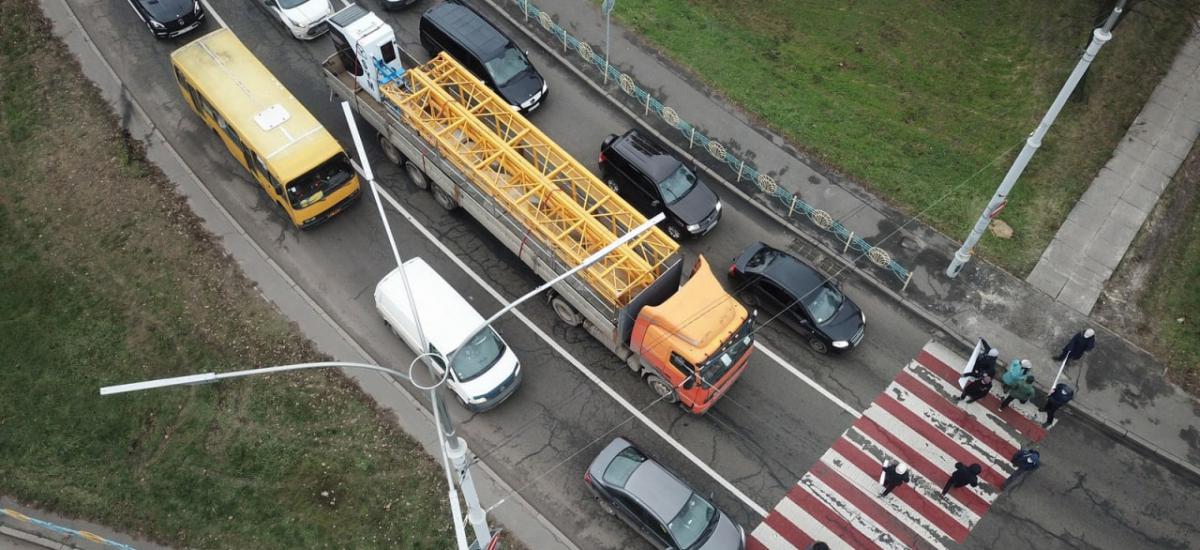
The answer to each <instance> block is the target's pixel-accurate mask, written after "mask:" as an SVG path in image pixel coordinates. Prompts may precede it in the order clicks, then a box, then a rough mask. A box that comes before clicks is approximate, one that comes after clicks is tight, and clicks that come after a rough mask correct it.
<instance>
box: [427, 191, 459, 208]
mask: <svg viewBox="0 0 1200 550" xmlns="http://www.w3.org/2000/svg"><path fill="white" fill-rule="evenodd" d="M433 200H435V201H437V203H438V204H439V205H441V206H442V208H445V209H446V211H447V212H449V211H452V210H454V209H455V208H458V203H456V202H454V197H451V196H450V194H449V193H447V192H445V191H443V190H442V188H441V187H438V186H436V185H434V186H433Z"/></svg>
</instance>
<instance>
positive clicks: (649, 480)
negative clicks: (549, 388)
mask: <svg viewBox="0 0 1200 550" xmlns="http://www.w3.org/2000/svg"><path fill="white" fill-rule="evenodd" d="M583 480H584V482H586V483H587V485H588V487H589V488H590V489H591V490H592V492H593V493H595V494H596V498H597V499H598V500H599V502H600V506H601V507H603V508H604V510H605V511H606V512H608V513H610V514H615V515H617V516H619V517H620V518H621V519H622V520H625V523H628V524H629V525H630V527H633V528H634V529H637V531H638V532H639V533H641V534H642V536H643V537H646V540H648V541H650V543H651V544H653V545H654V547H655V548H673V549H678V550H692V549H703V550H742V549H744V548H745V547H746V533H745V531H743V530H742V527H741V526H740V525H738V524H736V523H734V522H733V520H731V519H729V516H727V515H725V513H724V512H722V511H721V510H719V509H717V507H716V506H713V505H712V503H710V502H709V501H708V500H707V499H705V498H704V497H703V496H701V495H700V494H699V493H697V492H696V491H694V490H692V488H691V487H688V486H687V485H685V484H684V483H683V482H682V481H680V480H679V478H678V477H676V476H675V474H673V473H671V471H670V470H667V469H666V468H665V467H663V466H662V465H661V464H659V463H657V462H655V461H654V460H652V459H650V458H649V457H647V456H646V455H645V454H644V453H642V452H641V451H640V450H638V448H637V447H634V446H633V444H632V443H630V442H629V441H626V440H625V439H623V438H620V437H618V438H616V439H614V440H613V441H612V443H609V444H608V446H607V447H605V448H604V450H603V451H600V454H599V455H598V456H596V459H595V460H593V461H592V464H591V466H588V469H587V473H585V474H584V475H583Z"/></svg>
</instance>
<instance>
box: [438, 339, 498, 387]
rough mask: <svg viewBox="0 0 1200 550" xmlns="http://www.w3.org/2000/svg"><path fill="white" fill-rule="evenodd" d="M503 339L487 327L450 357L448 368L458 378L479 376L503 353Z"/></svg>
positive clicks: (465, 378)
mask: <svg viewBox="0 0 1200 550" xmlns="http://www.w3.org/2000/svg"><path fill="white" fill-rule="evenodd" d="M504 350H505V347H504V341H503V340H501V339H500V335H499V334H496V331H495V330H492V328H491V327H489V328H488V329H487V330H484V331H480V332H479V334H476V335H475V336H473V337H472V338H471V339H470V340H469V341H468V342H467V343H465V344H463V345H462V347H460V348H458V351H455V352H454V354H453V355H452V356H451V358H450V368H452V369H454V374H456V375H458V379H459V380H470V379H472V378H475V377H476V376H479V375H480V374H482V373H483V371H485V370H487V369H488V367H490V366H492V365H493V364H494V363H495V362H496V361H497V360H499V359H500V356H502V355H504Z"/></svg>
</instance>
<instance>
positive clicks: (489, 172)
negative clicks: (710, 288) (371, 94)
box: [380, 54, 678, 306]
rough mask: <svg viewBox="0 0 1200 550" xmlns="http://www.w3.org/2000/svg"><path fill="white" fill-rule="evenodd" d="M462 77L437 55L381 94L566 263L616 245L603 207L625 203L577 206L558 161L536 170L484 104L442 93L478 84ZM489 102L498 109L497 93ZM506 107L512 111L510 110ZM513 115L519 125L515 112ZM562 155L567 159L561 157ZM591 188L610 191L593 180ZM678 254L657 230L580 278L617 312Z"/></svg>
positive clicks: (603, 199) (606, 199)
mask: <svg viewBox="0 0 1200 550" xmlns="http://www.w3.org/2000/svg"><path fill="white" fill-rule="evenodd" d="M434 63H436V64H437V65H436V66H435V65H434ZM447 65H452V66H454V67H457V68H458V69H459V73H456V72H454V71H447V70H446V69H445V67H446V66H447ZM452 68H453V67H452ZM427 70H437V71H439V72H438V73H436V74H440V75H441V76H442V80H444V81H445V82H442V81H439V80H438V79H437V78H435V77H434V76H432V75H431V74H430V73H429V72H427ZM462 75H467V73H466V71H465V70H462V69H461V67H460V66H458V65H457V62H454V61H453V60H452V59H451V58H450V57H449V56H446V55H445V54H441V55H439V56H438V58H436V59H435V60H434V62H432V63H429V64H426V65H423V66H421V67H418V68H416V69H411V70H408V71H406V72H405V73H404V76H403V79H404V80H403V84H404V85H403V86H401V85H400V83H399V82H391V83H388V84H385V85H384V86H382V87H381V88H380V91H381V95H382V96H384V98H385V99H386V100H387V102H388V103H390V104H391V106H392V107H393V108H394V110H395V111H398V113H397V114H398V115H399V116H401V118H402V119H403V120H404V122H405V123H406V124H408V125H409V127H411V128H413V129H414V130H416V131H417V132H418V133H420V134H421V135H422V137H424V138H425V139H426V140H428V141H429V142H430V143H432V144H434V145H436V147H437V148H438V150H439V152H441V153H442V154H443V155H444V156H445V158H447V159H448V160H450V162H451V163H452V164H454V165H455V166H456V167H457V168H458V169H459V170H462V171H463V173H464V175H468V177H469V179H470V180H471V181H472V182H473V183H475V184H476V185H477V186H479V187H481V188H482V190H483V191H484V192H486V193H488V194H489V195H490V196H491V197H492V198H493V199H494V200H496V201H497V203H499V204H501V205H503V207H504V208H505V209H506V210H508V211H509V213H510V214H512V215H514V216H515V217H517V218H518V219H520V220H521V222H522V223H523V224H524V226H525V227H526V229H527V230H528V231H529V232H530V233H533V234H534V235H536V236H537V237H538V238H539V239H540V240H541V241H542V242H544V243H546V244H548V245H550V246H552V247H553V248H554V250H555V252H556V254H558V255H559V256H560V258H562V259H563V260H564V261H565V262H568V263H569V264H571V265H577V264H579V263H581V262H582V261H583V260H584V259H585V258H587V257H588V256H589V255H591V254H592V253H594V252H596V251H598V250H600V249H601V248H604V247H605V246H607V245H608V244H610V243H611V242H613V241H614V240H615V239H616V238H617V235H618V234H619V233H618V231H619V230H620V226H618V225H614V224H613V222H612V220H613V219H614V218H615V216H613V215H611V214H609V211H610V210H609V207H608V206H606V205H622V206H625V209H626V210H629V211H631V212H632V210H631V209H629V208H628V205H626V204H623V203H624V201H620V202H619V203H618V202H617V201H619V200H620V199H619V198H618V197H616V196H615V195H612V194H611V192H609V193H607V196H605V195H593V196H592V197H593V198H592V201H591V203H590V204H585V203H580V202H577V201H578V200H579V199H577V198H576V195H573V194H571V193H569V192H567V191H565V190H564V189H563V188H561V187H560V184H559V183H556V179H555V174H561V173H562V172H563V171H564V170H565V169H566V168H567V164H566V163H562V162H561V161H560V165H561V166H563V167H564V168H563V169H562V170H559V169H557V167H556V170H557V171H554V170H552V171H551V172H553V174H548V173H546V172H544V171H542V170H539V169H538V168H536V165H535V164H534V160H533V159H534V158H536V157H533V156H526V154H525V153H524V151H527V150H528V149H518V148H516V147H514V145H513V144H512V143H510V141H511V139H510V140H506V139H503V138H502V137H501V134H498V133H497V132H496V131H494V130H492V129H491V128H489V127H488V125H487V124H486V123H485V122H484V120H485V119H482V118H481V117H479V116H478V114H477V113H478V112H480V111H481V110H482V109H480V106H481V105H485V104H486V102H477V103H476V104H475V105H473V106H472V107H468V106H467V105H466V104H464V103H461V102H460V101H458V100H457V99H456V97H455V95H454V94H452V93H450V92H449V91H448V90H447V88H455V89H459V88H461V87H462V86H463V83H464V82H469V83H472V84H475V85H478V81H477V80H474V77H467V78H462ZM479 87H480V88H482V86H481V85H479ZM485 90H486V89H485ZM488 92H489V93H491V92H490V91H488ZM492 100H493V102H494V103H497V104H499V105H503V103H502V102H500V100H499V98H497V97H495V96H494V94H493V97H492ZM503 106H504V108H505V109H509V111H510V112H511V108H509V107H508V106H507V105H503ZM513 115H514V118H517V119H520V120H522V121H524V119H522V118H521V117H519V116H517V115H516V114H515V113H513ZM494 118H495V117H493V118H492V119H494ZM525 124H526V127H525V128H523V129H522V130H523V131H524V134H525V135H529V134H530V133H531V130H534V131H535V130H536V128H533V127H532V125H529V124H528V122H526V123H525ZM512 137H515V136H512ZM547 141H548V140H547ZM560 152H561V150H560ZM562 155H563V156H565V157H566V158H570V156H569V155H566V154H565V153H563V154H562ZM593 180H594V178H593ZM596 185H597V186H599V187H600V188H601V189H603V190H604V191H608V189H607V188H605V187H603V185H602V184H599V182H598V181H596ZM613 199H616V200H613ZM589 206H590V208H589ZM632 214H633V215H636V217H633V216H625V217H624V218H623V220H622V221H623V223H630V225H629V226H628V227H629V228H632V227H633V226H636V225H638V223H640V222H637V221H635V220H637V219H639V218H640V219H641V220H644V219H645V218H644V217H640V214H637V213H636V212H632ZM677 249H678V245H677V244H676V243H674V242H673V241H671V240H670V239H669V238H667V237H666V235H665V234H662V232H661V231H659V230H658V229H657V228H655V229H652V230H651V231H649V232H647V233H646V234H644V235H641V236H639V238H637V239H634V240H632V241H630V243H628V244H627V245H625V246H622V247H620V248H618V249H616V250H614V251H613V252H612V253H611V254H609V255H607V256H606V257H604V258H603V259H602V260H600V261H599V262H597V263H596V264H595V265H593V266H591V267H590V268H588V269H586V270H584V271H583V272H582V273H583V276H584V279H586V280H587V281H588V283H589V285H590V286H592V287H593V289H594V290H595V291H596V292H597V293H598V294H600V295H601V296H603V297H604V299H606V300H607V301H609V302H610V303H612V304H614V305H616V306H622V305H625V304H627V303H628V302H629V301H630V299H631V298H632V297H634V296H636V295H637V294H638V293H639V292H640V291H641V290H642V289H644V288H645V287H646V286H648V285H649V284H650V283H651V282H653V280H654V279H655V278H656V277H657V276H658V275H659V274H661V272H662V271H663V270H665V268H666V267H668V266H667V265H666V260H667V259H668V258H669V257H670V253H673V252H674V251H676V250H677Z"/></svg>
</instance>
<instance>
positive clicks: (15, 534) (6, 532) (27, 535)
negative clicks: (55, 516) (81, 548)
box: [0, 525, 75, 550]
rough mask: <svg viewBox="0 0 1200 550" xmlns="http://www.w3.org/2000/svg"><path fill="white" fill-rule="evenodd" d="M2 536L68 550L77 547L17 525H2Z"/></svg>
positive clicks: (43, 546) (0, 534)
mask: <svg viewBox="0 0 1200 550" xmlns="http://www.w3.org/2000/svg"><path fill="white" fill-rule="evenodd" d="M0 537H8V538H11V539H16V540H19V541H21V542H24V543H28V544H32V545H34V546H40V547H42V548H51V549H53V550H67V549H71V548H75V547H74V546H71V545H68V544H66V543H62V542H57V541H53V540H50V539H48V538H46V537H43V536H41V535H37V534H34V533H31V532H29V531H23V530H21V529H17V528H15V527H9V526H7V525H0Z"/></svg>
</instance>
